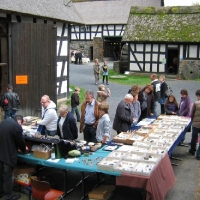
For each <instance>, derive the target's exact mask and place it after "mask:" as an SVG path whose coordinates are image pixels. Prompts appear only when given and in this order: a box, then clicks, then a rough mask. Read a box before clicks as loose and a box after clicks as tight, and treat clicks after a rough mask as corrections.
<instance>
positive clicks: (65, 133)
mask: <svg viewBox="0 0 200 200" xmlns="http://www.w3.org/2000/svg"><path fill="white" fill-rule="evenodd" d="M58 113H59V115H60V116H59V118H58V124H57V134H58V135H59V136H60V138H62V139H65V140H75V139H77V138H78V129H77V126H76V120H75V118H74V115H73V114H72V113H71V112H68V107H67V106H66V105H64V104H62V105H61V106H60V107H59V109H58Z"/></svg>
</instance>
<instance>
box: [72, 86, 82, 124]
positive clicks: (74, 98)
mask: <svg viewBox="0 0 200 200" xmlns="http://www.w3.org/2000/svg"><path fill="white" fill-rule="evenodd" d="M79 93H80V88H79V87H75V92H74V93H73V94H72V96H71V107H72V110H71V113H72V114H73V115H74V112H75V113H76V119H77V122H80V113H79V110H78V106H79V104H80V101H79Z"/></svg>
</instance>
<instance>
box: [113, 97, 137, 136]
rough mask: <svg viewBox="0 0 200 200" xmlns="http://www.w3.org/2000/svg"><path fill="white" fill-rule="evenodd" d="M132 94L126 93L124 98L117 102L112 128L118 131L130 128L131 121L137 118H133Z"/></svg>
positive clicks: (125, 130)
mask: <svg viewBox="0 0 200 200" xmlns="http://www.w3.org/2000/svg"><path fill="white" fill-rule="evenodd" d="M132 102H133V96H132V95H131V94H127V95H126V96H125V97H124V99H123V100H122V101H121V102H120V103H119V104H118V106H117V110H116V114H115V119H114V122H113V129H114V130H116V131H117V133H118V134H119V133H120V132H127V131H128V130H129V129H130V126H131V124H132V123H134V122H135V121H136V120H137V119H134V108H133V104H132Z"/></svg>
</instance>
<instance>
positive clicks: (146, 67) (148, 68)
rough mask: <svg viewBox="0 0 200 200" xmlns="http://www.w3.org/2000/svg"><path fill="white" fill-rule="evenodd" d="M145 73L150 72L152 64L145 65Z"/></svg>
mask: <svg viewBox="0 0 200 200" xmlns="http://www.w3.org/2000/svg"><path fill="white" fill-rule="evenodd" d="M145 71H146V72H150V64H149V63H145Z"/></svg>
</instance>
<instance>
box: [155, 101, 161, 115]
mask: <svg viewBox="0 0 200 200" xmlns="http://www.w3.org/2000/svg"><path fill="white" fill-rule="evenodd" d="M159 107H160V105H159V103H158V101H154V109H153V114H154V116H155V117H158V115H160V113H159V114H158V108H159Z"/></svg>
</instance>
